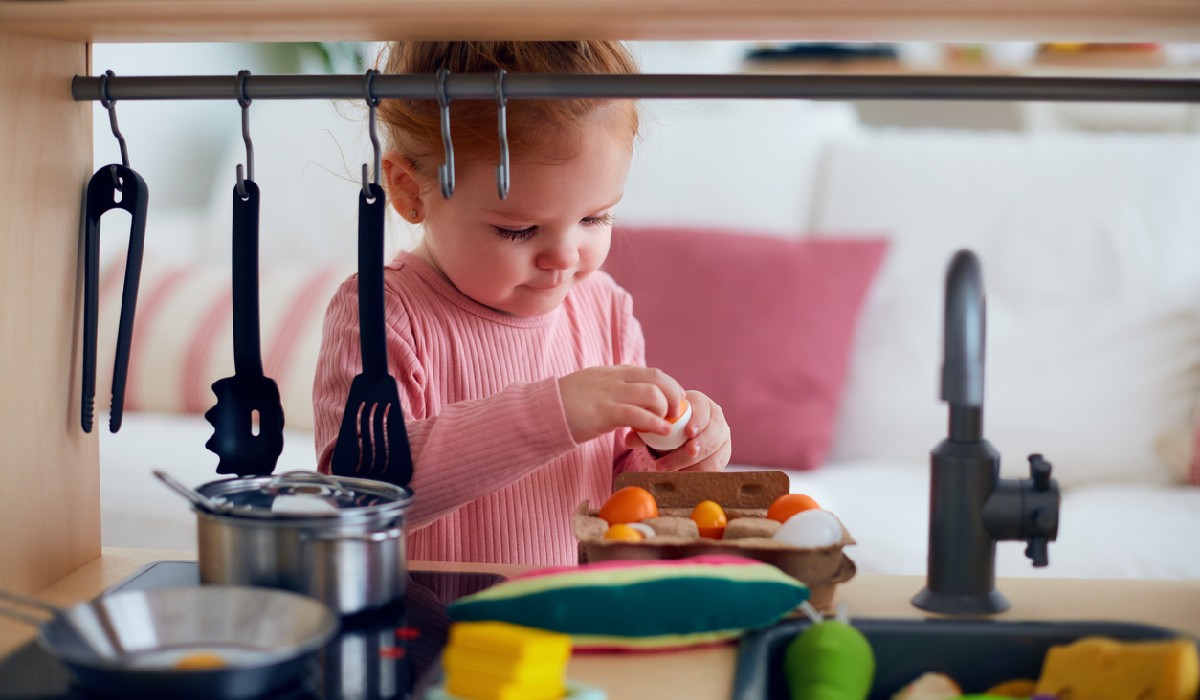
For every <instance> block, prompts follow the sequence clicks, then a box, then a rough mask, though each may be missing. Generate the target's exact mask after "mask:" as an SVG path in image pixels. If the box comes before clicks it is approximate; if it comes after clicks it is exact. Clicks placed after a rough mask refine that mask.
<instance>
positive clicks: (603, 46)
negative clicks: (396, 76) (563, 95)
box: [378, 41, 638, 172]
mask: <svg viewBox="0 0 1200 700" xmlns="http://www.w3.org/2000/svg"><path fill="white" fill-rule="evenodd" d="M382 64H383V65H382V67H381V70H382V71H383V72H384V73H436V72H437V71H439V70H441V69H443V68H445V69H447V70H449V71H450V73H451V74H454V73H494V72H496V71H497V70H498V69H501V68H503V69H505V70H507V71H508V72H510V73H580V74H595V73H637V72H638V68H637V64H636V62H635V61H634V59H633V56H632V55H631V54H630V53H629V51H628V50H627V49H626V48H625V46H624V45H622V44H620V43H618V42H611V41H537V42H534V41H530V42H520V41H516V42H505V41H465V42H454V41H421V42H394V43H392V44H390V45H389V46H388V47H387V50H386V56H385V58H384V60H383V61H382ZM607 104H611V101H608V100H587V99H571V100H567V99H555V100H524V99H522V100H511V101H509V102H508V105H507V115H506V119H507V127H508V128H507V137H508V145H509V152H510V154H511V155H510V157H511V158H512V159H513V160H519V159H521V158H522V157H528V156H530V155H533V154H538V155H544V154H541V153H540V152H541V150H542V149H543V148H544V147H545V146H546V145H548V144H556V145H557V144H561V143H563V141H562V140H563V138H564V137H568V138H569V137H573V136H577V135H578V134H579V133H580V132H581V131H582V130H583V125H584V123H585V121H586V119H587V117H588V116H589V115H591V114H592V113H594V112H595V111H596V110H598V109H600V108H601V107H603V106H605V105H607ZM624 104H626V105H628V108H627V111H628V121H627V124H628V128H629V138H630V143H631V144H632V142H633V139H634V137H635V136H636V135H637V131H638V115H637V109H636V107H635V106H634V104H633V102H632V101H626V102H624ZM378 116H379V119H380V122H381V123H382V124H383V126H384V129H385V132H386V136H387V139H388V141H389V145H390V147H391V148H394V149H396V150H398V151H400V152H401V153H402V154H404V155H405V156H406V157H407V158H408V160H409V161H410V162H412V163H413V165H414V166H415V167H416V168H417V169H418V170H420V171H422V172H430V170H429V169H428V167H427V164H428V163H440V162H441V160H442V157H443V156H442V153H443V145H442V130H441V114H440V111H439V107H438V104H437V102H436V101H434V100H384V101H383V102H382V103H381V104H380V105H379V111H378ZM450 130H451V140H452V142H453V145H454V157H455V159H456V160H461V161H467V162H479V161H495V160H497V159H498V158H499V137H498V135H497V124H496V103H495V101H494V100H456V101H453V102H451V104H450Z"/></svg>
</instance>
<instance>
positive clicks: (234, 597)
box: [0, 585, 339, 700]
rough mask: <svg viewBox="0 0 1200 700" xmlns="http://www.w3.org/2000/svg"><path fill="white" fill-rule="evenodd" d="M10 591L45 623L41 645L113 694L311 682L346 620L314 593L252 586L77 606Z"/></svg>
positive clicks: (213, 692)
mask: <svg viewBox="0 0 1200 700" xmlns="http://www.w3.org/2000/svg"><path fill="white" fill-rule="evenodd" d="M0 599H2V600H4V601H5V604H4V606H3V607H0V614H3V615H5V616H6V617H12V618H14V619H18V620H22V621H24V622H27V623H31V624H35V625H37V626H38V627H39V632H38V643H39V644H40V645H41V647H42V648H43V649H45V650H46V652H47V653H49V654H50V655H52V656H54V657H55V658H57V659H58V660H59V661H61V662H62V663H63V664H64V665H66V667H67V668H68V669H69V670H70V671H71V673H72V674H73V675H74V676H75V678H76V680H77V681H78V682H79V685H80V686H81V687H82V688H83V689H84V690H85V691H87V692H88V693H89V696H92V695H94V696H96V697H104V698H184V699H187V700H191V699H193V698H194V699H195V700H201V699H214V700H215V699H224V700H243V699H246V698H254V697H262V696H264V695H267V694H270V693H272V691H276V690H279V689H283V688H287V687H290V686H293V685H298V684H300V683H302V682H303V681H304V678H305V676H306V675H307V674H308V672H309V670H310V665H311V663H312V662H313V659H314V657H315V654H316V651H317V650H319V649H320V648H321V647H323V646H324V645H325V644H326V643H327V642H328V641H329V640H330V639H332V638H333V636H334V634H336V632H337V629H338V624H339V623H338V617H337V615H335V614H334V612H333V611H332V610H331V609H330V608H329V607H328V606H326V605H325V604H323V603H321V602H319V601H317V600H316V599H314V598H309V597H307V596H303V595H299V594H296V593H291V592H288V591H282V590H277V589H271V588H256V587H251V586H216V585H208V586H187V587H179V588H155V589H150V590H129V591H121V592H118V593H113V594H111V595H105V596H101V597H100V598H97V599H96V600H93V601H90V602H85V603H80V604H78V605H75V606H72V607H70V608H57V607H55V606H52V605H49V604H47V603H44V602H42V601H38V600H34V599H30V598H26V597H24V596H18V595H15V594H12V593H4V592H0ZM15 606H25V607H33V608H38V609H41V610H43V611H48V612H51V613H53V617H51V618H50V619H49V620H42V619H39V618H38V617H35V616H33V615H29V614H26V613H24V612H21V611H18V610H14V609H13V607H15Z"/></svg>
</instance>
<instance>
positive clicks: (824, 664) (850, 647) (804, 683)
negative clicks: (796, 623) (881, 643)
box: [783, 620, 875, 700]
mask: <svg viewBox="0 0 1200 700" xmlns="http://www.w3.org/2000/svg"><path fill="white" fill-rule="evenodd" d="M783 664H784V667H783V672H784V676H785V677H786V678H787V683H788V690H789V691H790V692H791V696H792V698H793V700H865V698H866V697H867V695H868V694H869V693H870V692H871V683H872V681H873V680H874V678H875V653H874V651H872V649H871V644H870V642H868V641H867V638H866V637H864V636H863V635H862V633H861V632H859V631H858V630H856V629H855V628H854V627H853V626H851V625H849V624H847V623H845V622H841V621H838V620H825V621H824V622H820V623H817V624H814V625H812V626H810V627H809V628H808V629H806V630H804V631H803V632H801V633H800V634H798V635H796V638H795V639H793V640H792V641H791V642H789V643H788V646H787V650H786V651H785V652H784V657H783Z"/></svg>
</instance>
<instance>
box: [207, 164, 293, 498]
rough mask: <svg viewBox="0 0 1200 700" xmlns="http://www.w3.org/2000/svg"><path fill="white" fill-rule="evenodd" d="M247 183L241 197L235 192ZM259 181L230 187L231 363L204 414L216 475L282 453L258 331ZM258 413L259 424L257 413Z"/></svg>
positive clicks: (257, 468)
mask: <svg viewBox="0 0 1200 700" xmlns="http://www.w3.org/2000/svg"><path fill="white" fill-rule="evenodd" d="M239 187H244V188H245V196H244V197H243V195H242V194H241V193H240V192H239ZM258 202H259V192H258V185H256V184H255V183H254V181H253V180H249V179H247V180H242V181H240V182H239V184H238V185H235V186H234V189H233V368H234V374H233V376H232V377H226V378H224V379H218V380H217V381H216V382H214V383H213V385H212V390H213V393H214V394H216V397H217V403H216V404H215V405H214V406H213V407H212V408H210V409H208V411H207V412H206V413H205V414H204V417H205V418H206V419H207V420H208V422H209V423H211V424H212V426H213V435H212V437H211V438H209V440H208V442H206V443H204V446H205V447H207V448H208V449H209V450H212V451H213V452H215V453H216V454H217V455H218V456H219V457H220V458H221V460H220V462H219V463H218V464H217V473H218V474H237V475H238V476H247V475H258V476H265V475H267V474H270V473H271V472H273V471H275V464H276V462H277V461H278V460H279V455H280V453H282V452H283V405H282V402H281V401H280V399H279V387H278V386H277V385H276V384H275V380H273V379H271V378H269V377H267V376H265V375H264V374H263V365H262V353H261V349H260V345H259V330H258ZM256 417H257V419H258V421H257V429H256V426H255V418H256Z"/></svg>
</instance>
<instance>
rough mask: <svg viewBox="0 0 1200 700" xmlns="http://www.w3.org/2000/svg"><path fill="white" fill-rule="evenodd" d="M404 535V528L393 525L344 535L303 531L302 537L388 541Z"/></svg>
mask: <svg viewBox="0 0 1200 700" xmlns="http://www.w3.org/2000/svg"><path fill="white" fill-rule="evenodd" d="M403 536H404V530H403V529H401V528H398V527H393V528H390V529H388V530H378V531H376V532H364V533H362V534H357V535H344V534H341V533H336V532H302V533H301V534H300V537H301V538H302V539H307V540H348V541H352V542H386V541H388V540H398V539H400V538H401V537H403Z"/></svg>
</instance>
